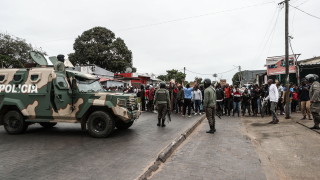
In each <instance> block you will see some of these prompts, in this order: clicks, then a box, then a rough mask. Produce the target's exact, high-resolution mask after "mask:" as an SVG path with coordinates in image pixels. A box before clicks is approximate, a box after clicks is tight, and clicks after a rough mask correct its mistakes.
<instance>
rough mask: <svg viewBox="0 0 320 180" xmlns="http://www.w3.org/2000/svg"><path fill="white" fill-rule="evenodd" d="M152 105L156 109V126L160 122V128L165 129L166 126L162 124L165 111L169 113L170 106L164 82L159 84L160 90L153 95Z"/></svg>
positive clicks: (164, 118)
mask: <svg viewBox="0 0 320 180" xmlns="http://www.w3.org/2000/svg"><path fill="white" fill-rule="evenodd" d="M154 104H155V105H156V106H157V108H158V124H157V126H160V122H161V120H162V124H161V126H162V127H165V126H166V125H165V124H164V123H165V120H166V115H167V111H169V109H171V106H170V96H169V91H168V90H166V84H165V83H164V82H161V83H160V89H158V90H157V91H156V93H155V96H154Z"/></svg>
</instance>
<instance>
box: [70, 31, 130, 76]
mask: <svg viewBox="0 0 320 180" xmlns="http://www.w3.org/2000/svg"><path fill="white" fill-rule="evenodd" d="M73 49H74V53H70V54H69V55H68V56H69V60H70V61H71V62H72V63H73V64H80V65H88V64H95V65H97V66H100V67H102V68H105V69H107V70H109V71H112V72H119V73H121V72H125V70H126V68H128V67H130V68H132V69H133V70H135V71H136V68H134V67H132V52H131V51H130V50H129V49H128V47H127V46H126V44H125V43H124V41H123V40H122V39H121V38H116V37H115V34H114V33H113V32H112V31H110V30H109V29H107V28H104V27H94V28H92V29H89V30H87V31H84V32H83V33H82V34H81V36H78V37H77V39H76V40H75V42H74V44H73Z"/></svg>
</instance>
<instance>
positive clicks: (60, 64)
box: [54, 54, 66, 73]
mask: <svg viewBox="0 0 320 180" xmlns="http://www.w3.org/2000/svg"><path fill="white" fill-rule="evenodd" d="M57 59H58V63H57V64H56V65H55V66H54V70H55V71H59V72H63V73H66V67H65V65H64V55H62V54H59V55H58V56H57Z"/></svg>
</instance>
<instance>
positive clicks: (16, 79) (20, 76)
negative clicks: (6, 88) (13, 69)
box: [13, 74, 22, 82]
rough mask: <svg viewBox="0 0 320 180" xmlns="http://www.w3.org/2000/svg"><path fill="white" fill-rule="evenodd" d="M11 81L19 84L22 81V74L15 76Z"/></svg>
mask: <svg viewBox="0 0 320 180" xmlns="http://www.w3.org/2000/svg"><path fill="white" fill-rule="evenodd" d="M13 80H14V81H16V82H20V81H21V80H22V74H15V75H14V76H13Z"/></svg>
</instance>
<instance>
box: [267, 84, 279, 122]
mask: <svg viewBox="0 0 320 180" xmlns="http://www.w3.org/2000/svg"><path fill="white" fill-rule="evenodd" d="M268 85H269V95H268V97H267V98H266V99H267V100H268V99H269V100H270V103H271V108H270V110H271V113H272V121H271V122H269V124H278V123H279V119H278V117H277V114H276V107H277V103H278V100H279V91H278V88H277V86H276V84H274V83H273V80H272V79H269V80H268Z"/></svg>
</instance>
